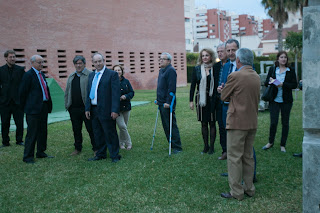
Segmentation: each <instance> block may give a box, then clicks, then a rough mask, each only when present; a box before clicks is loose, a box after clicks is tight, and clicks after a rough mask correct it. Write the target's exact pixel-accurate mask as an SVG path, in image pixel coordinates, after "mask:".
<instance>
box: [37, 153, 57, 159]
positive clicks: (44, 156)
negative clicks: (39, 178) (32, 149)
mask: <svg viewBox="0 0 320 213" xmlns="http://www.w3.org/2000/svg"><path fill="white" fill-rule="evenodd" d="M36 157H37V158H54V156H50V155H47V154H46V153H43V154H41V155H36Z"/></svg>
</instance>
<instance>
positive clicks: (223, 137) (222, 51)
mask: <svg viewBox="0 0 320 213" xmlns="http://www.w3.org/2000/svg"><path fill="white" fill-rule="evenodd" d="M217 53H218V57H219V59H220V61H219V62H218V63H215V64H214V68H213V69H214V72H215V73H217V75H216V76H217V77H216V76H215V78H218V79H220V76H222V72H223V68H224V65H225V64H226V63H227V60H228V58H227V52H226V47H225V43H222V44H219V45H218V47H217ZM218 79H217V80H218ZM218 82H219V80H218ZM213 101H214V102H215V104H213V105H214V106H215V107H214V113H215V115H216V120H217V121H218V125H219V135H220V145H221V148H222V155H221V156H220V157H219V158H218V159H219V160H224V159H225V157H226V153H227V132H226V127H225V125H224V124H223V121H222V105H223V102H222V101H221V100H220V94H219V93H218V95H217V96H216V98H214V99H213Z"/></svg>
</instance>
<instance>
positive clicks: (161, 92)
mask: <svg viewBox="0 0 320 213" xmlns="http://www.w3.org/2000/svg"><path fill="white" fill-rule="evenodd" d="M176 89H177V72H176V70H175V69H174V68H173V66H172V65H171V64H169V65H168V66H166V67H165V68H161V69H160V71H159V76H158V85H157V104H158V105H163V104H165V103H167V104H171V102H172V98H173V97H172V96H171V95H170V93H171V92H172V93H173V94H175V95H176ZM176 102H177V97H176V99H175V100H174V105H173V108H175V105H176Z"/></svg>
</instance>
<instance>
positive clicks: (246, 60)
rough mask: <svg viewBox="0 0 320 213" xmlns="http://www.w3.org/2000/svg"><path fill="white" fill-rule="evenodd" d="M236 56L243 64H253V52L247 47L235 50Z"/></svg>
mask: <svg viewBox="0 0 320 213" xmlns="http://www.w3.org/2000/svg"><path fill="white" fill-rule="evenodd" d="M236 57H237V58H239V61H240V63H241V64H243V65H250V66H252V65H253V53H252V51H251V50H250V49H248V48H240V49H238V50H237V52H236Z"/></svg>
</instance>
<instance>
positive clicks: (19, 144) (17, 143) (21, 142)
mask: <svg viewBox="0 0 320 213" xmlns="http://www.w3.org/2000/svg"><path fill="white" fill-rule="evenodd" d="M16 145H18V146H24V143H23V141H20V142H16Z"/></svg>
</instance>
